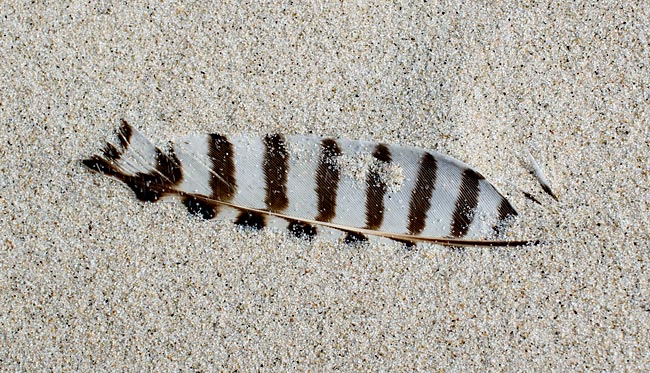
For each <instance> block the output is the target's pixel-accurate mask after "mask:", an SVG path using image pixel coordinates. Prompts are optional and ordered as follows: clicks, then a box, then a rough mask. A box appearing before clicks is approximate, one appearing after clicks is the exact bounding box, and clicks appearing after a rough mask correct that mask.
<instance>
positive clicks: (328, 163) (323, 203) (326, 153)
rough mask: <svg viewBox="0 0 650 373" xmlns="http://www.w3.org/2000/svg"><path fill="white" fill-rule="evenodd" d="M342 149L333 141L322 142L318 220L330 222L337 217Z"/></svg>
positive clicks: (317, 190) (319, 167) (318, 184)
mask: <svg viewBox="0 0 650 373" xmlns="http://www.w3.org/2000/svg"><path fill="white" fill-rule="evenodd" d="M340 156H341V149H340V148H339V145H338V144H337V143H336V141H335V140H333V139H324V140H323V141H322V142H321V154H320V162H319V164H318V170H317V171H316V196H317V198H318V215H317V216H316V220H318V221H325V222H330V221H332V219H334V216H336V195H337V192H338V188H339V179H340V168H339V165H338V157H340Z"/></svg>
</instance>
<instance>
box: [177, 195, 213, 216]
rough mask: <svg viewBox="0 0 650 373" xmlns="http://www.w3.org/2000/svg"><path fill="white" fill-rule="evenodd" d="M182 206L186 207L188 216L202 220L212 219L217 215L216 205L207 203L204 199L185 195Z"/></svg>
mask: <svg viewBox="0 0 650 373" xmlns="http://www.w3.org/2000/svg"><path fill="white" fill-rule="evenodd" d="M183 204H184V205H185V207H187V211H188V212H189V213H190V214H192V215H196V216H198V217H200V218H202V219H212V218H214V217H215V216H216V215H217V207H218V205H216V204H211V203H208V202H206V201H205V199H199V198H196V197H195V196H192V195H186V196H184V197H183Z"/></svg>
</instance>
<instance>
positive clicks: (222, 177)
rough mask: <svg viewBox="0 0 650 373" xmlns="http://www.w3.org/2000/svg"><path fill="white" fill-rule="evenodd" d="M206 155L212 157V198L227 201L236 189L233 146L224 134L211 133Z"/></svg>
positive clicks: (231, 197)
mask: <svg viewBox="0 0 650 373" xmlns="http://www.w3.org/2000/svg"><path fill="white" fill-rule="evenodd" d="M208 156H209V157H210V159H212V173H211V174H210V188H211V189H212V198H214V199H217V200H219V201H226V202H228V201H230V200H232V199H233V197H234V196H235V192H236V191H237V180H236V179H235V159H234V149H233V146H232V144H231V143H230V142H229V141H228V139H227V138H226V137H225V136H222V135H219V134H211V135H210V140H209V142H208Z"/></svg>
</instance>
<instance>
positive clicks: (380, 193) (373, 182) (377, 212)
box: [366, 144, 391, 229]
mask: <svg viewBox="0 0 650 373" xmlns="http://www.w3.org/2000/svg"><path fill="white" fill-rule="evenodd" d="M372 156H373V157H374V158H375V159H377V160H378V161H379V162H380V163H382V164H386V163H390V161H391V154H390V149H388V146H386V145H385V144H377V146H376V147H375V151H374V152H373V153H372ZM380 167H381V166H378V167H371V168H370V170H369V171H368V177H367V178H366V228H367V229H377V228H379V227H380V226H381V223H382V221H384V195H385V194H386V190H387V188H386V182H385V181H384V180H383V177H382V175H381V173H380V169H378V168H380Z"/></svg>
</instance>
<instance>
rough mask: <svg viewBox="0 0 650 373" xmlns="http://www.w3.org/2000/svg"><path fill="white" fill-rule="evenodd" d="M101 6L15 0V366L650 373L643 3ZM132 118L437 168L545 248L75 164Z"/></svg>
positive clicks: (179, 129) (150, 132)
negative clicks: (467, 178)
mask: <svg viewBox="0 0 650 373" xmlns="http://www.w3.org/2000/svg"><path fill="white" fill-rule="evenodd" d="M89 3H90V4H89ZM93 3H95V2H74V3H73V4H66V2H56V1H55V2H43V1H36V2H24V3H23V2H13V1H3V2H2V3H0V51H1V59H0V61H1V64H0V123H1V128H2V133H1V134H0V157H1V160H0V370H3V371H44V370H50V369H51V370H54V371H120V370H132V371H144V370H158V371H171V370H174V371H175V370H179V371H219V370H224V371H232V370H239V371H254V370H258V369H260V370H267V369H269V370H287V369H289V368H297V369H298V370H300V371H304V370H310V371H323V370H325V371H331V370H335V369H341V370H344V371H351V370H356V369H361V370H402V371H404V370H410V369H414V368H415V369H421V370H438V369H442V370H484V369H489V370H507V371H512V370H548V369H551V368H553V369H557V370H600V369H604V370H621V369H625V368H627V369H630V370H648V369H649V368H650V333H649V329H650V281H649V279H650V274H649V265H650V247H649V246H650V244H649V236H650V234H649V233H650V229H649V227H648V220H649V218H650V212H649V210H650V207H649V204H650V203H649V202H650V197H649V196H650V194H649V189H650V188H649V185H650V166H649V162H648V157H649V155H650V143H649V142H650V124H649V118H648V110H649V108H650V88H649V87H650V71H649V69H650V44H649V43H650V35H648V31H649V30H650V8H648V6H647V3H646V5H644V6H637V5H634V3H632V2H613V1H612V2H607V1H599V2H577V3H574V2H555V1H539V2H522V3H521V4H520V2H498V4H494V2H491V1H488V2H470V4H464V3H463V2H436V1H433V2H431V1H429V2H414V3H415V4H409V3H408V2H405V3H400V2H395V3H391V4H387V3H386V2H376V3H374V4H366V3H365V2H349V1H342V2H339V1H336V2H334V1H332V2H325V1H318V0H314V1H305V2H286V1H284V2H281V3H273V4H271V3H268V4H261V3H258V2H252V3H249V4H240V3H239V2H225V3H210V2H199V3H196V4H194V5H182V4H177V3H175V4H172V3H166V2H165V3H163V2H160V1H151V2H149V3H148V5H130V6H126V5H123V4H122V2H115V4H110V2H100V3H101V5H100V6H96V5H93ZM120 118H125V119H127V120H128V121H129V122H130V123H131V124H133V125H134V126H136V127H138V128H140V129H141V130H142V131H143V132H144V133H145V134H147V136H149V137H150V138H152V139H153V140H155V141H156V142H157V143H160V144H162V143H164V142H165V141H166V140H168V139H171V138H175V137H179V136H182V135H186V134H189V133H209V132H220V133H224V134H235V133H252V134H262V133H267V132H282V133H287V134H304V133H313V134H315V135H327V136H336V137H349V138H358V139H365V140H376V141H379V140H381V141H386V142H390V143H398V144H403V145H417V146H422V147H426V148H429V149H435V150H438V151H442V152H445V153H447V154H449V155H451V156H454V157H456V158H459V159H461V160H463V161H465V162H467V163H470V164H472V165H474V166H476V167H477V168H478V169H479V170H481V172H482V173H483V174H485V175H486V176H487V177H488V178H489V179H490V180H492V181H495V184H496V185H497V186H498V187H499V188H500V189H501V190H503V191H504V192H506V193H507V194H508V195H510V196H511V201H512V202H513V204H514V205H516V206H517V208H518V210H519V211H520V213H521V218H520V220H519V221H518V223H517V224H516V225H515V226H514V227H513V228H512V229H511V230H510V232H509V235H510V237H515V238H540V239H543V240H546V241H547V243H546V244H544V245H540V246H536V247H528V248H509V249H503V248H501V249H486V248H471V249H462V250H459V249H449V248H444V247H440V246H434V245H420V246H418V247H417V248H416V249H415V250H407V249H406V248H405V247H404V246H403V245H401V244H398V243H392V242H388V243H373V244H369V245H365V246H360V247H350V246H346V245H344V244H339V243H337V242H329V241H327V240H324V239H317V240H315V241H314V242H312V243H308V242H305V241H301V240H298V239H295V238H291V237H290V236H289V235H287V234H285V233H284V232H275V231H268V230H265V231H262V232H260V233H251V232H243V231H240V230H237V229H235V227H234V225H233V224H231V223H229V222H214V221H209V222H204V221H200V220H198V219H196V218H193V217H190V216H188V214H187V213H186V211H185V209H184V208H183V206H182V205H181V204H180V203H175V202H164V203H156V204H144V203H140V202H138V201H136V199H135V198H134V196H133V194H132V193H131V191H130V190H128V188H126V187H124V186H123V185H122V184H120V183H119V182H117V181H115V180H112V179H110V178H107V177H103V176H100V175H98V174H95V173H91V172H89V171H88V170H87V169H85V168H83V167H82V166H81V164H80V162H79V160H80V159H82V158H83V157H86V156H88V155H90V154H92V153H94V152H96V151H97V150H98V149H99V148H100V146H101V145H102V144H103V142H104V141H105V140H106V139H108V138H110V135H111V133H112V132H113V130H114V128H115V127H116V126H117V125H118V123H119V119H120ZM527 151H530V152H531V153H532V154H533V155H534V156H535V158H536V159H537V160H538V161H539V163H540V165H541V166H542V167H543V168H544V170H545V171H546V174H547V177H548V179H549V180H550V182H551V184H552V186H553V188H554V190H555V192H556V193H557V194H558V196H559V202H555V201H553V200H552V199H551V198H550V197H548V196H545V195H544V194H541V193H538V191H539V186H538V185H537V184H536V182H535V180H534V179H533V178H532V177H531V176H530V175H529V174H528V172H527V170H526V169H525V168H524V166H523V165H522V164H521V162H520V159H521V158H525V155H526V152H527ZM517 187H518V188H522V189H524V190H528V191H534V192H535V193H536V196H537V197H538V198H539V199H540V200H541V201H542V202H543V206H538V205H536V204H534V203H531V202H530V201H528V200H527V199H525V198H523V197H522V196H521V194H520V193H519V192H517V189H516V188H517Z"/></svg>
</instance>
